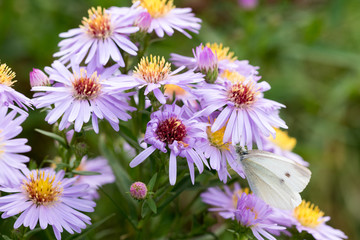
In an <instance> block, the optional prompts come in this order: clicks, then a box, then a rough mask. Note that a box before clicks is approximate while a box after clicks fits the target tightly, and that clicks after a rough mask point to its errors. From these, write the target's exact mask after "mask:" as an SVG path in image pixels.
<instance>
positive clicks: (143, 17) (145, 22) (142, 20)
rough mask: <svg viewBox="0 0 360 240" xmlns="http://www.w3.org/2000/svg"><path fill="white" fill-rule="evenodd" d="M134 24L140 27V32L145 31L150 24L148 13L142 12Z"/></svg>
mask: <svg viewBox="0 0 360 240" xmlns="http://www.w3.org/2000/svg"><path fill="white" fill-rule="evenodd" d="M135 25H136V26H138V27H139V28H140V32H147V31H148V29H149V28H150V25H151V15H150V13H148V12H142V13H141V14H140V15H139V16H138V17H137V19H136V20H135Z"/></svg>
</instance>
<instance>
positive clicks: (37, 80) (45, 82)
mask: <svg viewBox="0 0 360 240" xmlns="http://www.w3.org/2000/svg"><path fill="white" fill-rule="evenodd" d="M49 85H50V81H49V78H48V77H47V76H46V74H45V73H44V72H43V71H41V70H40V69H37V68H33V70H32V72H30V86H31V87H37V86H49Z"/></svg>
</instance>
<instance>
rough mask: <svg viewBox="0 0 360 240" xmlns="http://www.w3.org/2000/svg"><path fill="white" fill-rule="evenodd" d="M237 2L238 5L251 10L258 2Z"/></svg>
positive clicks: (244, 0) (247, 0)
mask: <svg viewBox="0 0 360 240" xmlns="http://www.w3.org/2000/svg"><path fill="white" fill-rule="evenodd" d="M238 4H239V6H240V7H242V8H244V9H246V10H251V9H254V8H256V6H257V5H258V4H259V2H258V0H238Z"/></svg>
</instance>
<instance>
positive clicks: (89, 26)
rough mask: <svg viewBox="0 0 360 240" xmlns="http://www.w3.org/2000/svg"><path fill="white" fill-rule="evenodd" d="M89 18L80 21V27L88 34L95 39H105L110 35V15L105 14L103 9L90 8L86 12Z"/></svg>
mask: <svg viewBox="0 0 360 240" xmlns="http://www.w3.org/2000/svg"><path fill="white" fill-rule="evenodd" d="M88 13H89V18H86V17H84V18H83V20H82V21H81V23H82V26H81V25H80V27H81V28H84V29H85V30H86V32H87V33H88V34H90V35H91V36H92V37H95V38H103V39H105V38H107V37H109V36H110V35H111V33H112V28H111V21H110V15H109V14H107V13H106V12H105V8H104V9H102V8H101V7H97V8H96V9H95V8H94V7H92V8H91V9H89V10H88Z"/></svg>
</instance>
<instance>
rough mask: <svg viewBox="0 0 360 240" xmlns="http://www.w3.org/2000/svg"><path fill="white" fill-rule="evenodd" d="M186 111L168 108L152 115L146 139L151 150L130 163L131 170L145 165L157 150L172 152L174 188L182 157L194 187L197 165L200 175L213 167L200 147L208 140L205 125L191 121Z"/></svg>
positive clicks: (148, 149) (177, 107)
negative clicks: (205, 139) (179, 159)
mask: <svg viewBox="0 0 360 240" xmlns="http://www.w3.org/2000/svg"><path fill="white" fill-rule="evenodd" d="M185 108H186V107H185V106H183V107H179V106H176V105H164V106H163V107H162V109H161V110H159V111H156V112H154V113H152V114H151V116H150V119H151V120H150V121H149V122H148V124H147V128H146V132H145V138H144V142H145V143H147V144H148V147H147V148H146V149H145V150H144V151H142V152H141V153H140V154H139V155H138V156H136V157H135V158H134V159H133V160H132V161H131V162H130V167H136V166H137V165H139V164H140V163H142V162H143V161H145V160H146V159H147V158H148V157H149V156H150V155H151V154H152V153H153V152H154V151H155V150H156V149H159V150H160V151H162V152H163V153H167V151H168V150H170V160H169V181H170V184H171V185H174V184H175V182H176V172H177V171H176V169H177V167H176V165H177V157H178V156H179V157H183V158H186V160H187V163H188V166H189V170H190V177H191V181H192V183H193V184H194V182H195V170H194V163H195V165H196V167H197V168H198V170H199V172H200V173H202V171H203V170H204V165H203V164H205V165H206V166H207V167H209V166H208V164H207V162H206V159H205V157H204V156H203V154H202V151H201V150H200V149H199V147H198V144H199V142H200V141H202V140H203V139H204V138H206V135H205V125H204V124H203V123H200V122H198V121H197V120H195V119H189V118H188V117H187V114H186V112H185V111H186V109H185Z"/></svg>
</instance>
